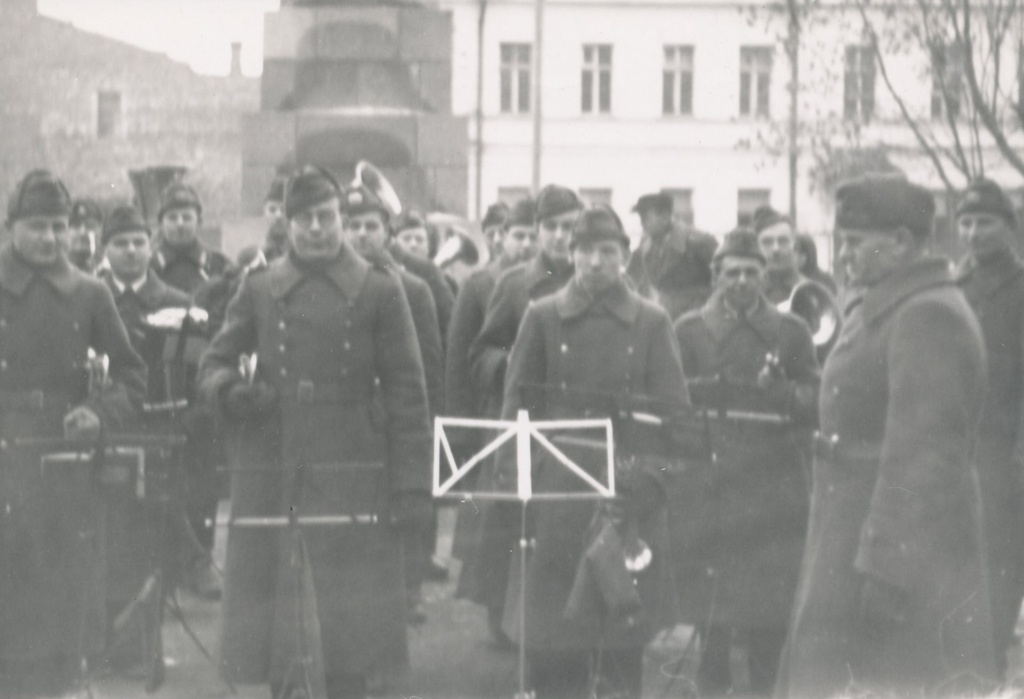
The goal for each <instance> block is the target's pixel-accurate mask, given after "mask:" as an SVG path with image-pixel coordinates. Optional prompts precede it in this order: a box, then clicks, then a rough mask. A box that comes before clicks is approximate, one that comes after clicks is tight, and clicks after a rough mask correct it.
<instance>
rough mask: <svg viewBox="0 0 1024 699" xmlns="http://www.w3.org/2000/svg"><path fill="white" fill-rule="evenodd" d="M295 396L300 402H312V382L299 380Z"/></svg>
mask: <svg viewBox="0 0 1024 699" xmlns="http://www.w3.org/2000/svg"><path fill="white" fill-rule="evenodd" d="M296 398H297V399H298V401H299V402H300V403H312V402H313V382H312V381H306V380H302V381H299V388H298V393H297V395H296Z"/></svg>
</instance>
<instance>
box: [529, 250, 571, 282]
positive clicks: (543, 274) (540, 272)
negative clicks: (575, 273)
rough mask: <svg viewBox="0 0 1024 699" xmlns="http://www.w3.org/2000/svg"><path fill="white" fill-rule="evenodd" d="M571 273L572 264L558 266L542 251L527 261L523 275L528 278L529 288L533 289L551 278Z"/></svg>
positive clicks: (567, 275)
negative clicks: (564, 266)
mask: <svg viewBox="0 0 1024 699" xmlns="http://www.w3.org/2000/svg"><path fill="white" fill-rule="evenodd" d="M571 275H572V266H569V267H566V268H557V267H555V265H554V264H552V262H551V260H549V259H548V256H547V255H545V254H544V253H540V254H539V255H537V256H536V257H534V258H533V259H532V260H530V261H529V262H527V263H526V269H525V270H523V276H524V279H525V280H526V288H527V289H529V290H533V289H534V288H535V287H537V286H538V285H539V284H543V283H544V282H546V281H547V280H549V279H557V278H559V277H562V276H566V277H569V276H571Z"/></svg>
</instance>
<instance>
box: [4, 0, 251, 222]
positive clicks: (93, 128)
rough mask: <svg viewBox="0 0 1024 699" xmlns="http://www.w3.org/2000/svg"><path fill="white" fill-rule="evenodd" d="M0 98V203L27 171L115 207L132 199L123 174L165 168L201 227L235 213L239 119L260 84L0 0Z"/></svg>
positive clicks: (30, 0) (27, 1)
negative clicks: (190, 198) (206, 72)
mask: <svg viewBox="0 0 1024 699" xmlns="http://www.w3.org/2000/svg"><path fill="white" fill-rule="evenodd" d="M225 50H227V48H225ZM235 63H236V64H237V61H236V62H235ZM0 95H2V99H0V197H2V198H3V199H2V200H0V201H5V199H6V196H7V193H9V192H10V191H11V189H12V188H13V186H14V183H15V182H16V181H17V179H18V178H19V177H20V176H21V175H22V174H23V173H24V172H26V171H27V170H28V169H30V168H32V167H42V166H45V167H48V168H50V169H52V170H54V171H55V172H57V173H59V174H60V175H61V176H62V177H64V178H65V181H66V182H67V184H68V187H69V189H71V192H72V195H74V196H91V197H96V198H98V199H101V200H103V201H106V202H112V201H115V200H127V199H130V198H131V197H132V194H133V192H132V187H131V184H130V182H129V180H128V175H127V171H128V170H129V169H135V168H142V167H147V166H151V165H160V164H174V165H183V166H186V167H187V168H188V169H189V174H188V175H187V177H186V179H187V181H189V182H191V183H192V184H194V185H195V186H196V187H197V188H198V190H199V192H200V194H201V196H202V197H203V198H204V200H205V203H206V210H207V212H208V214H207V219H208V221H210V222H213V221H215V220H216V219H220V218H228V217H234V216H237V215H238V214H239V213H240V212H241V201H240V192H241V180H242V177H241V173H242V156H241V116H242V114H244V113H247V112H248V113H251V112H254V111H256V110H257V109H258V108H259V103H260V82H259V79H257V78H245V77H242V76H241V75H239V74H237V73H235V74H233V75H232V76H230V77H209V76H202V75H197V74H196V73H194V72H193V71H192V69H191V68H189V67H188V66H186V65H184V64H181V63H177V62H175V61H172V60H171V59H169V58H168V57H167V56H164V55H161V54H157V53H152V52H149V51H145V50H143V49H140V48H137V47H134V46H130V45H128V44H124V43H122V42H119V41H116V40H114V39H108V38H106V37H102V36H98V35H96V34H90V33H88V32H84V31H81V30H79V29H76V28H75V27H73V26H71V25H69V24H67V23H64V22H61V21H58V20H54V19H50V18H47V17H44V16H40V15H39V14H38V12H37V11H36V3H35V0H0Z"/></svg>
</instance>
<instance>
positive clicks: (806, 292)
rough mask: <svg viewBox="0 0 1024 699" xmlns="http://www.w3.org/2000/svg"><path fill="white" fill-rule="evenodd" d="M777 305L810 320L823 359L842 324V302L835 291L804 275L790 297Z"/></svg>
mask: <svg viewBox="0 0 1024 699" xmlns="http://www.w3.org/2000/svg"><path fill="white" fill-rule="evenodd" d="M777 308H778V309H779V310H780V311H782V312H783V313H792V314H793V315H795V316H798V317H799V318H802V319H803V320H804V321H806V322H807V325H808V326H810V328H811V338H812V339H813V340H814V347H815V349H816V350H817V352H818V359H819V360H824V358H825V357H826V356H828V353H829V351H830V350H831V349H832V346H833V345H835V343H836V340H837V339H838V338H839V330H840V329H841V328H842V324H843V321H842V313H841V312H840V310H839V303H838V302H837V301H836V298H835V296H833V295H832V292H831V291H829V290H828V289H826V288H825V287H824V286H822V285H821V284H819V283H817V282H815V281H811V280H810V279H805V280H803V281H802V282H800V283H799V284H797V285H796V286H794V287H793V291H792V292H791V293H790V295H789V298H788V299H786V300H785V301H783V302H782V303H780V304H778V306H777Z"/></svg>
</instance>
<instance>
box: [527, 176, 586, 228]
mask: <svg viewBox="0 0 1024 699" xmlns="http://www.w3.org/2000/svg"><path fill="white" fill-rule="evenodd" d="M582 208H583V202H581V201H580V198H579V197H578V196H576V192H574V191H572V190H571V189H568V188H567V187H562V186H560V185H557V184H549V185H548V186H547V187H545V188H544V189H542V190H540V193H538V194H537V219H536V222H540V221H543V220H544V219H546V218H551V217H552V216H561V215H562V214H565V213H568V212H570V211H578V210H580V209H582Z"/></svg>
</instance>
